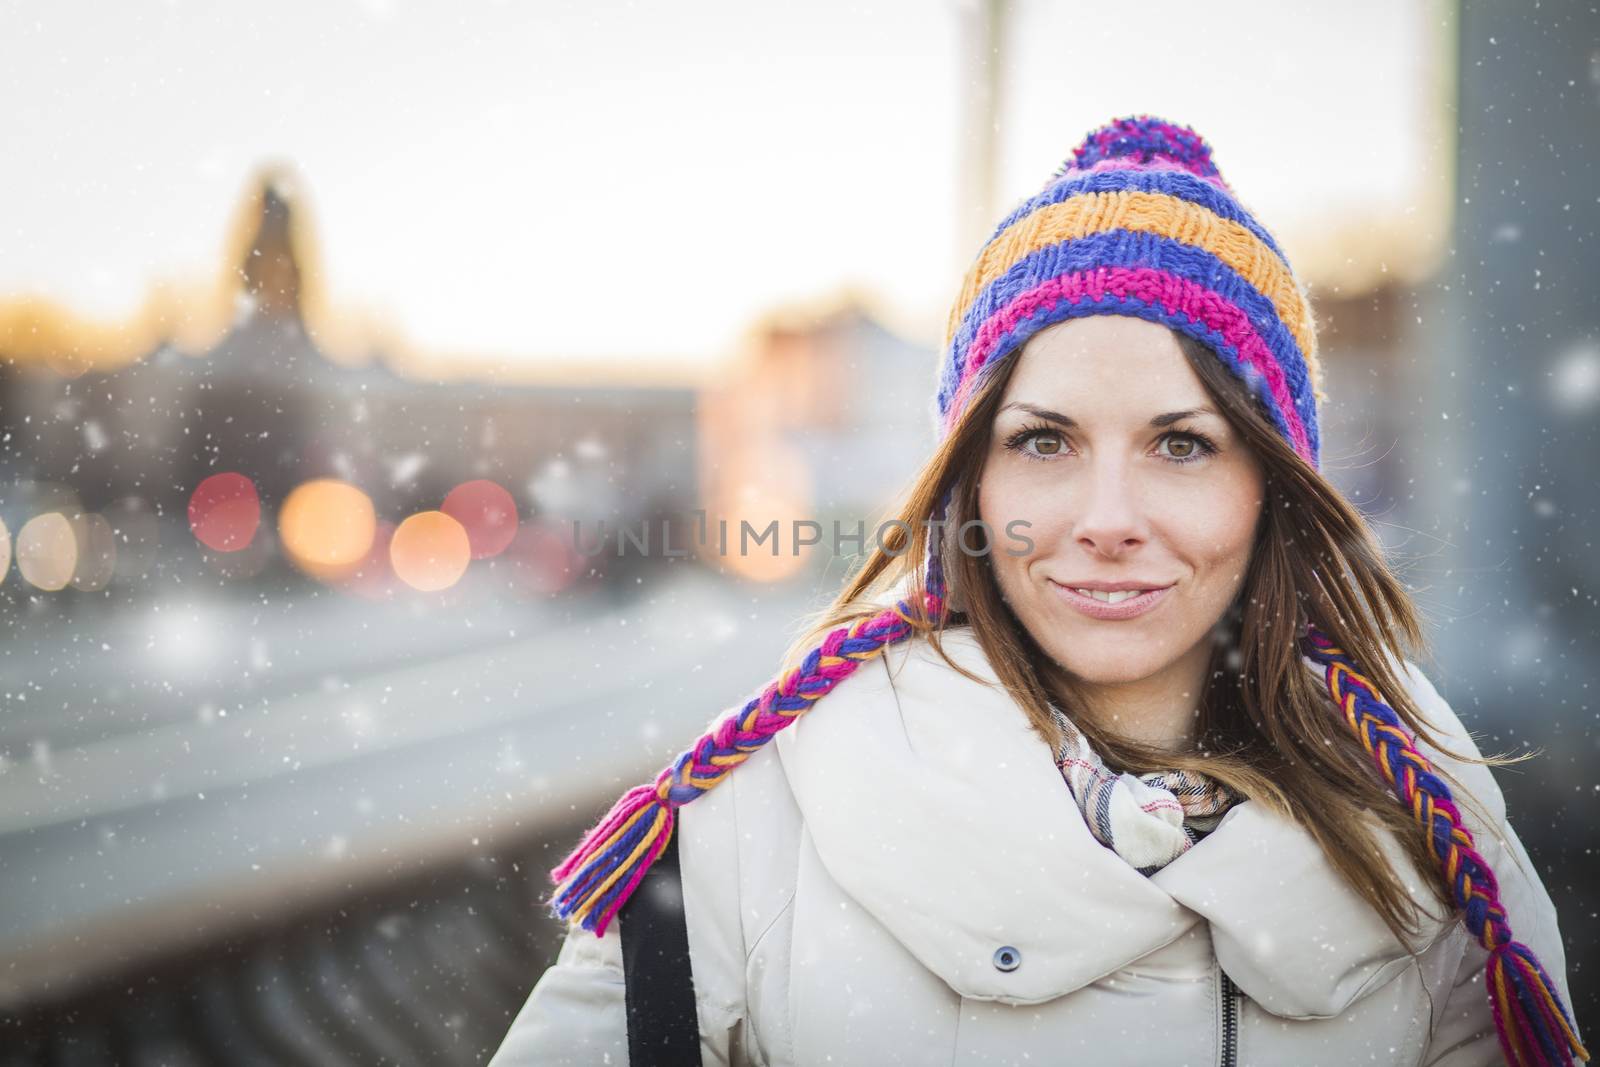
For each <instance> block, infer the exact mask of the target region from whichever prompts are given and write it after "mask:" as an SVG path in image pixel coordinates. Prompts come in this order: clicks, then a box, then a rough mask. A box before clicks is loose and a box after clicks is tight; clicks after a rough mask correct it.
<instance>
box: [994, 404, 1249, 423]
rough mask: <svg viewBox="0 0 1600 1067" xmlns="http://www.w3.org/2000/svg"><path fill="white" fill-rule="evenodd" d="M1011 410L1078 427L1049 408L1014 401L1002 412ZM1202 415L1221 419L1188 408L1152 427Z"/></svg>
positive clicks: (1206, 409)
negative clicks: (1014, 409)
mask: <svg viewBox="0 0 1600 1067" xmlns="http://www.w3.org/2000/svg"><path fill="white" fill-rule="evenodd" d="M1011 408H1016V409H1017V410H1018V411H1026V412H1027V413H1028V414H1029V415H1032V416H1034V417H1035V418H1039V419H1044V420H1046V421H1047V422H1053V423H1055V424H1057V425H1058V426H1063V427H1066V428H1067V429H1074V428H1076V427H1077V425H1078V422H1077V420H1076V419H1074V418H1072V417H1071V416H1069V415H1063V414H1061V412H1059V411H1051V410H1050V409H1049V408H1041V407H1037V406H1035V405H1033V404H1024V403H1022V402H1021V401H1018V400H1013V401H1012V402H1011V403H1009V404H1007V405H1005V406H1004V407H1002V408H1001V409H1000V410H1001V411H1008V410H1010V409H1011ZM1201 415H1213V416H1216V417H1217V418H1221V416H1220V415H1217V413H1216V412H1215V411H1213V410H1212V409H1211V408H1209V407H1204V406H1201V407H1197V408H1187V409H1185V410H1183V411H1169V412H1167V413H1166V414H1164V415H1157V416H1155V417H1154V418H1152V419H1151V420H1150V425H1151V426H1154V427H1156V428H1158V429H1159V428H1160V427H1163V426H1171V425H1172V424H1173V423H1175V422H1182V421H1183V420H1184V419H1195V418H1199V417H1200V416H1201Z"/></svg>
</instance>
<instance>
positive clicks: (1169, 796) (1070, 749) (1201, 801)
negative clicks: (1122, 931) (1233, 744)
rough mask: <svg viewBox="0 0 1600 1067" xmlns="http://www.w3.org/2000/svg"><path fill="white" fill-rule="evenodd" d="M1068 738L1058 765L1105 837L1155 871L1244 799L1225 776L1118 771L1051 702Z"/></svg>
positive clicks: (1145, 870)
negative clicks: (1226, 782) (1222, 778)
mask: <svg viewBox="0 0 1600 1067" xmlns="http://www.w3.org/2000/svg"><path fill="white" fill-rule="evenodd" d="M1050 711H1051V713H1052V714H1053V715H1054V716H1055V720H1056V722H1057V723H1059V724H1060V726H1061V732H1062V735H1063V737H1064V738H1065V740H1064V741H1063V742H1062V744H1061V746H1060V748H1058V749H1057V750H1056V766H1057V767H1059V768H1060V769H1061V777H1063V778H1065V779H1066V782H1067V788H1068V789H1070V790H1071V791H1072V795H1073V797H1074V799H1076V800H1077V802H1078V807H1079V808H1081V809H1083V818H1084V821H1086V822H1087V823H1088V824H1089V829H1090V831H1091V832H1093V834H1094V836H1095V838H1096V839H1098V840H1099V842H1100V843H1101V844H1102V845H1104V846H1106V847H1107V848H1109V849H1111V850H1112V851H1113V852H1115V853H1116V854H1117V855H1119V856H1121V857H1122V858H1123V859H1125V860H1127V861H1128V863H1129V865H1131V866H1133V867H1135V868H1137V869H1138V871H1139V873H1140V874H1144V875H1150V874H1154V873H1155V872H1156V871H1158V870H1160V869H1161V868H1162V867H1165V866H1166V865H1167V864H1168V863H1170V862H1172V861H1173V860H1175V859H1177V858H1178V857H1179V856H1181V855H1183V854H1184V853H1185V852H1187V851H1189V849H1190V848H1191V847H1192V846H1193V845H1194V843H1195V842H1196V841H1199V840H1200V839H1201V838H1202V837H1204V836H1205V835H1206V834H1208V833H1210V832H1211V831H1212V830H1214V829H1216V827H1217V824H1218V823H1220V822H1221V821H1222V816H1223V815H1225V814H1226V813H1227V811H1228V809H1229V808H1231V807H1232V806H1233V805H1234V804H1235V803H1236V802H1237V801H1238V800H1239V799H1240V797H1239V795H1238V794H1237V793H1235V792H1233V791H1232V790H1231V789H1229V788H1227V787H1226V786H1224V785H1223V784H1222V783H1220V782H1216V781H1213V780H1212V779H1210V778H1208V777H1206V776H1205V775H1202V774H1196V773H1193V772H1190V771H1154V772H1151V773H1149V774H1141V775H1137V776H1135V775H1133V774H1127V773H1124V774H1117V773H1115V772H1114V771H1111V770H1110V769H1108V768H1107V767H1106V765H1105V763H1103V762H1102V761H1101V759H1100V756H1099V754H1098V753H1097V752H1095V751H1094V749H1092V748H1091V747H1090V746H1089V741H1088V739H1087V738H1085V737H1084V736H1083V734H1082V733H1081V732H1080V731H1079V730H1078V728H1077V726H1076V725H1074V724H1073V722H1072V720H1070V719H1068V718H1067V717H1066V715H1065V714H1063V713H1062V711H1061V709H1060V708H1057V707H1055V706H1054V705H1051V707H1050Z"/></svg>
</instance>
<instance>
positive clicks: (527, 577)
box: [506, 519, 609, 596]
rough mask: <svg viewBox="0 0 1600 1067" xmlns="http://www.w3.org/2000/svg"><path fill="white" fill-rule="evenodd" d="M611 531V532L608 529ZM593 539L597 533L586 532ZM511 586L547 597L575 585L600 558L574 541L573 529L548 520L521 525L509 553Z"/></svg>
mask: <svg viewBox="0 0 1600 1067" xmlns="http://www.w3.org/2000/svg"><path fill="white" fill-rule="evenodd" d="M608 532H609V531H608ZM585 534H586V536H587V537H588V538H589V539H590V540H591V541H592V540H593V539H594V536H595V535H594V534H590V533H588V532H587V531H585ZM589 547H593V546H592V545H591V546H589ZM506 562H507V563H509V564H510V566H511V572H510V573H511V585H512V588H513V589H515V590H516V591H517V592H519V593H523V594H528V595H533V596H548V595H550V594H552V593H557V592H560V591H561V590H563V589H565V588H567V587H568V586H570V585H572V584H573V583H574V582H576V581H577V580H578V577H579V575H582V574H586V573H588V571H589V569H590V567H591V566H593V565H596V564H598V563H600V562H601V561H600V560H598V559H587V558H585V557H583V556H582V555H580V554H579V553H578V550H577V549H576V548H575V547H573V544H572V528H571V527H570V526H567V527H562V526H560V525H559V524H556V523H553V522H550V521H548V520H545V519H533V520H531V521H529V522H525V523H523V524H522V528H521V529H519V530H518V531H517V536H516V539H515V540H514V541H513V542H512V544H511V548H510V550H509V551H508V552H507V553H506Z"/></svg>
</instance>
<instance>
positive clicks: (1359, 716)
mask: <svg viewBox="0 0 1600 1067" xmlns="http://www.w3.org/2000/svg"><path fill="white" fill-rule="evenodd" d="M1303 647H1304V650H1305V652H1306V654H1307V655H1309V656H1310V657H1311V658H1312V659H1314V660H1316V661H1317V662H1318V663H1320V664H1322V665H1323V666H1324V667H1325V668H1326V671H1327V673H1326V681H1327V685H1328V692H1329V693H1330V694H1332V696H1333V699H1334V702H1335V703H1336V704H1337V705H1338V706H1339V709H1340V710H1341V711H1342V712H1343V713H1344V717H1345V719H1346V720H1347V721H1348V722H1349V723H1350V726H1351V728H1352V729H1354V730H1355V732H1356V736H1357V737H1359V738H1360V739H1361V743H1362V745H1363V746H1365V747H1366V749H1367V751H1368V752H1369V753H1370V754H1371V755H1372V758H1373V761H1374V762H1375V763H1376V764H1377V766H1378V769H1379V770H1380V771H1382V772H1383V776H1384V778H1385V779H1386V780H1387V781H1388V782H1389V785H1390V787H1391V788H1392V789H1393V790H1394V794H1395V796H1397V797H1399V799H1400V802H1401V803H1402V804H1404V805H1405V806H1406V807H1407V808H1409V809H1410V811H1411V813H1412V815H1413V816H1415V818H1416V819H1417V821H1418V822H1420V823H1421V824H1422V825H1423V826H1425V827H1427V828H1428V829H1429V830H1430V831H1431V836H1432V841H1433V851H1434V854H1435V856H1436V857H1437V858H1438V860H1439V865H1440V866H1441V867H1442V868H1443V869H1444V872H1445V874H1446V876H1447V877H1448V878H1449V879H1450V885H1451V889H1452V892H1453V894H1454V896H1455V899H1456V902H1457V904H1458V905H1460V906H1462V907H1464V908H1465V909H1466V919H1467V928H1468V929H1469V930H1471V931H1472V933H1473V934H1474V935H1475V936H1476V937H1477V938H1478V940H1479V941H1480V942H1481V943H1482V944H1483V946H1484V947H1485V948H1487V949H1488V950H1489V962H1488V966H1487V968H1486V971H1485V974H1486V981H1485V985H1486V987H1487V991H1488V995H1489V1007H1490V1011H1491V1012H1492V1013H1493V1015H1494V1025H1495V1030H1496V1032H1497V1033H1498V1034H1499V1037H1500V1047H1501V1049H1502V1050H1503V1051H1504V1052H1505V1056H1506V1062H1507V1063H1508V1064H1510V1065H1511V1067H1572V1065H1573V1064H1574V1063H1576V1060H1574V1058H1573V1057H1574V1056H1576V1057H1577V1059H1578V1060H1583V1061H1584V1062H1588V1060H1589V1052H1588V1050H1587V1049H1585V1048H1584V1047H1583V1044H1582V1043H1581V1042H1580V1041H1579V1040H1578V1034H1577V1029H1576V1025H1575V1024H1574V1023H1573V1021H1572V1015H1571V1014H1570V1013H1569V1012H1568V1011H1567V1007H1566V1005H1564V1004H1563V1003H1561V996H1560V994H1559V993H1557V992H1556V986H1555V983H1554V982H1552V981H1551V980H1550V976H1549V975H1548V974H1546V973H1545V970H1544V968H1543V967H1542V966H1540V964H1539V961H1538V959H1537V958H1535V956H1534V954H1533V952H1532V950H1530V949H1529V948H1528V946H1526V945H1524V944H1523V943H1522V942H1520V941H1516V940H1514V939H1513V938H1512V936H1511V925H1510V923H1509V922H1508V921H1507V919H1506V912H1505V908H1503V907H1502V906H1501V904H1500V889H1499V883H1498V882H1496V880H1495V876H1494V871H1492V870H1491V869H1490V868H1489V864H1488V862H1487V861H1485V860H1484V858H1483V857H1482V856H1481V855H1479V854H1478V852H1477V849H1476V848H1475V847H1474V844H1473V839H1472V832H1471V831H1470V830H1468V829H1467V828H1466V826H1465V825H1464V824H1463V822H1462V819H1461V813H1460V811H1458V810H1457V808H1456V805H1455V801H1454V799H1453V798H1452V797H1451V795H1450V790H1449V788H1448V787H1446V785H1445V784H1444V782H1443V781H1442V780H1441V779H1440V778H1439V777H1438V776H1437V775H1435V774H1434V773H1433V767H1432V765H1431V764H1430V763H1429V762H1428V759H1427V757H1425V756H1424V755H1423V754H1422V753H1421V752H1419V751H1417V748H1416V744H1415V739H1414V738H1413V737H1412V736H1411V734H1410V733H1409V732H1408V731H1407V730H1406V728H1405V726H1404V724H1402V723H1401V721H1400V718H1399V716H1397V715H1396V714H1395V711H1394V709H1393V708H1391V707H1390V706H1389V705H1388V704H1387V703H1386V702H1385V701H1384V700H1383V698H1382V697H1381V696H1380V695H1379V693H1378V691H1377V690H1376V689H1375V688H1374V687H1373V684H1372V682H1371V681H1370V680H1369V679H1368V678H1367V677H1366V676H1365V675H1363V674H1362V673H1361V670H1360V669H1359V667H1358V666H1357V665H1356V663H1355V661H1354V660H1353V659H1351V658H1350V656H1349V655H1347V654H1346V653H1345V652H1343V651H1341V650H1340V649H1338V648H1336V647H1334V644H1333V641H1332V640H1331V639H1330V638H1329V637H1328V636H1327V635H1326V634H1324V633H1322V632H1321V631H1320V630H1318V629H1317V627H1316V626H1314V625H1310V626H1308V627H1307V635H1306V639H1305V642H1304V645H1303Z"/></svg>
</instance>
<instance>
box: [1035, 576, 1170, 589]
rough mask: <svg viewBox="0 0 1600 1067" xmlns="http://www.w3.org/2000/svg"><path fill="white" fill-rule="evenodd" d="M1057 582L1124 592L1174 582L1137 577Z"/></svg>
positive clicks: (1160, 586)
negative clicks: (1104, 580)
mask: <svg viewBox="0 0 1600 1067" xmlns="http://www.w3.org/2000/svg"><path fill="white" fill-rule="evenodd" d="M1051 581H1055V579H1053V578H1052V579H1051ZM1056 584H1057V585H1064V586H1066V587H1067V588H1069V589H1094V590H1097V591H1099V592H1102V593H1120V592H1123V591H1124V590H1128V589H1141V590H1142V589H1165V588H1166V587H1167V586H1169V585H1171V584H1172V583H1171V582H1155V581H1145V580H1141V579H1138V578H1135V579H1132V580H1130V581H1117V582H1102V581H1088V582H1070V581H1069V582H1056Z"/></svg>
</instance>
